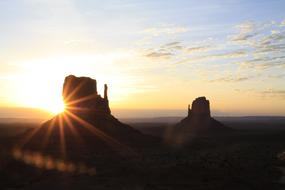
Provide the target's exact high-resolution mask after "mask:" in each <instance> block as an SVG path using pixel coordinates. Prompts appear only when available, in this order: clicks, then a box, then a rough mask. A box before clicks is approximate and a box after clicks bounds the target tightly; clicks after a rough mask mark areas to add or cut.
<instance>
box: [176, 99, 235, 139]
mask: <svg viewBox="0 0 285 190" xmlns="http://www.w3.org/2000/svg"><path fill="white" fill-rule="evenodd" d="M175 129H176V132H178V133H179V134H180V135H182V134H183V136H188V135H198V134H199V135H203V134H214V133H215V134H217V133H218V134H219V133H221V132H227V131H231V130H232V129H231V128H229V127H227V126H225V125H224V124H222V123H221V122H219V121H217V120H215V119H214V118H212V117H211V111H210V102H209V100H207V99H206V97H198V98H196V99H195V100H194V101H193V102H192V106H191V108H190V105H188V115H187V117H186V118H184V119H182V120H181V121H180V122H179V123H178V124H176V126H175Z"/></svg>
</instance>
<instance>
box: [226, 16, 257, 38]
mask: <svg viewBox="0 0 285 190" xmlns="http://www.w3.org/2000/svg"><path fill="white" fill-rule="evenodd" d="M235 28H237V30H238V33H237V34H235V35H232V36H230V39H231V40H232V41H239V42H240V41H246V40H248V39H249V38H252V37H254V36H256V35H257V34H258V33H257V32H256V28H257V25H256V24H255V23H253V22H249V21H248V22H244V23H242V24H238V25H237V26H235Z"/></svg>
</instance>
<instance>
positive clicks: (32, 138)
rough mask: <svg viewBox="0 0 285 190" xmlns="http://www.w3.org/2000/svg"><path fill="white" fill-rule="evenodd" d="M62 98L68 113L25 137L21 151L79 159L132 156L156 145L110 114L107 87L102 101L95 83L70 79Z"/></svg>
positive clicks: (82, 79) (62, 114)
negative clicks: (138, 149) (92, 155)
mask: <svg viewBox="0 0 285 190" xmlns="http://www.w3.org/2000/svg"><path fill="white" fill-rule="evenodd" d="M62 96H63V99H64V102H65V105H66V110H65V112H63V113H61V114H58V115H56V116H54V117H53V118H52V119H50V120H49V121H46V122H45V123H43V124H42V125H41V126H40V127H38V128H35V129H33V130H31V131H28V132H27V133H26V134H24V136H23V138H22V141H21V142H20V143H19V146H20V148H23V149H28V150H36V151H40V152H44V153H45V154H46V153H49V154H55V155H62V156H66V155H68V156H69V157H79V158H80V157H82V155H85V156H86V154H87V155H89V154H90V153H92V152H94V153H95V152H96V154H100V153H102V152H106V151H107V152H108V151H111V152H114V151H115V152H117V153H118V152H119V153H125V152H130V149H132V148H134V147H137V146H142V145H145V144H148V143H152V142H153V141H156V139H154V138H153V137H150V136H147V135H144V134H142V133H140V132H139V131H137V130H135V129H133V128H132V127H130V126H128V125H126V124H124V123H121V122H120V121H119V120H118V119H116V118H115V117H114V116H113V115H112V114H111V110H110V107H109V100H108V87H107V85H106V84H105V85H104V96H103V97H101V95H100V94H98V91H97V82H96V80H94V79H92V78H89V77H76V76H74V75H70V76H67V77H66V78H65V80H64V84H63V91H62ZM131 147H132V148H131ZM105 155H106V154H105ZM108 155H113V154H108Z"/></svg>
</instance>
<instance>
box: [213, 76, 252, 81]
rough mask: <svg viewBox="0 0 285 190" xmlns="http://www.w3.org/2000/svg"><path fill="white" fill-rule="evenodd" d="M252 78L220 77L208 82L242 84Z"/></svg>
mask: <svg viewBox="0 0 285 190" xmlns="http://www.w3.org/2000/svg"><path fill="white" fill-rule="evenodd" d="M251 78H252V77H235V76H226V77H220V78H217V79H213V80H209V82H242V81H246V80H249V79H251Z"/></svg>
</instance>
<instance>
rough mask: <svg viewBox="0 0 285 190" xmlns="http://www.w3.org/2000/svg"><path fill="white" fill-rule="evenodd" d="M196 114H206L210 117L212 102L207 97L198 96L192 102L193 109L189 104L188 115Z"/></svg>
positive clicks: (205, 115)
mask: <svg viewBox="0 0 285 190" xmlns="http://www.w3.org/2000/svg"><path fill="white" fill-rule="evenodd" d="M192 115H194V116H199V117H201V116H204V117H210V116H211V114H210V102H209V100H207V99H206V98H205V97H199V98H196V99H195V100H194V101H193V102H192V109H190V105H189V106H188V117H191V116H192Z"/></svg>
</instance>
